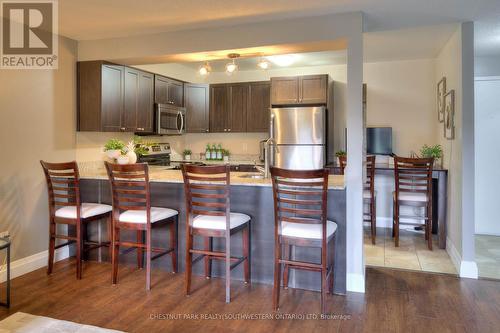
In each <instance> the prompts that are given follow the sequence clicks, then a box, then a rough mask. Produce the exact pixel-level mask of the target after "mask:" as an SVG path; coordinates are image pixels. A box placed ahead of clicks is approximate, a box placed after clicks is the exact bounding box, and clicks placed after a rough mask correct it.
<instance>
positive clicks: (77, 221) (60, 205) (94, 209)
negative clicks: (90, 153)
mask: <svg viewBox="0 0 500 333" xmlns="http://www.w3.org/2000/svg"><path fill="white" fill-rule="evenodd" d="M40 164H41V165H42V168H43V172H44V173H45V179H46V181H47V190H48V198H49V261H48V266H47V274H48V275H49V274H52V269H53V265H54V252H55V250H56V249H58V248H61V247H63V246H66V245H69V244H72V243H75V242H76V278H77V279H81V278H82V253H83V252H85V251H89V250H92V249H96V248H99V247H101V246H109V250H110V255H111V246H110V244H111V206H109V205H103V204H97V203H88V202H83V203H82V202H81V201H80V175H79V172H78V165H77V163H76V162H74V161H73V162H66V163H49V162H44V161H40ZM101 219H106V220H107V226H108V238H109V242H106V243H96V242H89V241H87V240H85V238H86V237H85V236H86V225H87V224H88V223H90V222H94V221H99V220H101ZM57 224H66V225H73V226H75V228H76V235H75V236H70V235H69V232H68V234H67V235H60V234H57V233H56V232H57V231H56V225H57ZM58 238H59V239H65V240H67V242H66V243H63V244H59V245H57V246H56V245H55V243H56V239H58Z"/></svg>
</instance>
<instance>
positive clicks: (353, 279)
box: [346, 273, 365, 293]
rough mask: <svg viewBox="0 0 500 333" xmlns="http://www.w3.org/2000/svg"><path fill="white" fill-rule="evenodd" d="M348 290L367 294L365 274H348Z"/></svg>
mask: <svg viewBox="0 0 500 333" xmlns="http://www.w3.org/2000/svg"><path fill="white" fill-rule="evenodd" d="M346 290H347V291H353V292H356V293H364V292H365V276H364V275H363V274H353V273H347V276H346Z"/></svg>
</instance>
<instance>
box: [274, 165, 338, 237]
mask: <svg viewBox="0 0 500 333" xmlns="http://www.w3.org/2000/svg"><path fill="white" fill-rule="evenodd" d="M328 174H329V172H328V169H319V170H286V169H279V168H275V167H272V168H271V176H272V183H273V195H274V216H275V228H276V229H275V230H276V232H278V231H280V230H281V223H282V222H290V223H306V224H322V228H323V230H322V235H323V237H322V240H323V242H322V244H323V245H326V214H327V196H328ZM278 234H279V233H278Z"/></svg>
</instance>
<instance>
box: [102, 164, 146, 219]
mask: <svg viewBox="0 0 500 333" xmlns="http://www.w3.org/2000/svg"><path fill="white" fill-rule="evenodd" d="M105 164H106V170H107V171H108V177H109V183H110V185H111V194H112V196H111V198H112V203H113V219H114V220H115V221H118V220H119V216H120V213H121V212H123V211H125V210H141V211H142V210H145V211H146V219H147V224H148V225H150V224H151V209H150V208H151V197H150V190H149V171H148V165H147V164H146V163H136V164H124V165H120V164H113V163H109V162H105Z"/></svg>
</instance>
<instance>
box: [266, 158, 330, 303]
mask: <svg viewBox="0 0 500 333" xmlns="http://www.w3.org/2000/svg"><path fill="white" fill-rule="evenodd" d="M328 174H329V172H328V170H327V169H320V170H304V171H302V170H286V169H279V168H275V167H272V168H271V177H272V184H273V197H274V221H275V222H274V241H275V246H274V287H273V307H274V310H278V308H279V298H280V284H281V266H282V265H284V271H283V286H284V287H285V288H288V280H289V270H290V269H303V270H309V271H315V272H320V273H321V301H320V304H321V312H322V313H325V310H326V293H327V290H328V291H329V292H330V293H333V282H334V281H333V275H334V258H335V235H336V231H337V224H336V223H335V222H332V221H329V220H328V219H327V216H326V215H327V196H328ZM283 246H284V247H285V251H284V255H282V252H283V251H282V248H283ZM293 246H299V247H300V246H305V247H313V248H319V249H320V251H321V262H320V263H319V264H318V263H312V262H304V261H298V260H295V258H292V257H291V253H292V250H293Z"/></svg>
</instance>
